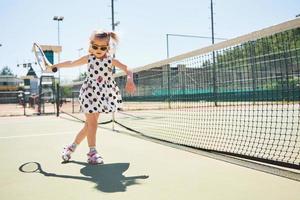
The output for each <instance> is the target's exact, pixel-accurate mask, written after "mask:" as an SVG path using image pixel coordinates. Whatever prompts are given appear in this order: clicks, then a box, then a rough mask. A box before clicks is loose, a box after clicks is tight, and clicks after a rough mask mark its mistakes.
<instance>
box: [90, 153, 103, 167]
mask: <svg viewBox="0 0 300 200" xmlns="http://www.w3.org/2000/svg"><path fill="white" fill-rule="evenodd" d="M87 156H88V160H87V162H88V163H89V164H93V165H96V164H103V163H104V161H103V158H102V157H101V156H100V155H99V154H98V152H97V151H90V152H89V153H88V154H87Z"/></svg>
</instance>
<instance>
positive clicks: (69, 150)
mask: <svg viewBox="0 0 300 200" xmlns="http://www.w3.org/2000/svg"><path fill="white" fill-rule="evenodd" d="M74 151H75V149H73V148H72V145H67V146H66V147H64V150H63V152H62V156H61V157H62V159H63V160H64V161H65V162H67V161H69V160H70V159H71V154H72V153H73V152H74Z"/></svg>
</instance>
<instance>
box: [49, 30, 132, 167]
mask: <svg viewBox="0 0 300 200" xmlns="http://www.w3.org/2000/svg"><path fill="white" fill-rule="evenodd" d="M117 43H118V38H117V35H116V34H115V33H114V32H105V31H94V32H93V33H92V35H91V37H90V46H89V55H86V56H83V57H81V58H79V59H78V60H75V61H66V62H62V63H58V64H56V65H53V66H51V67H48V69H47V71H52V69H53V68H55V67H56V68H64V67H74V66H78V65H82V64H87V67H88V72H87V77H86V79H85V81H84V82H83V84H82V86H81V89H80V94H79V102H80V106H81V109H82V110H83V112H84V114H85V117H86V120H85V125H84V127H83V128H82V129H81V131H80V132H79V133H78V134H77V136H76V138H75V140H74V141H73V143H72V144H70V145H67V146H66V147H65V148H64V150H63V153H62V158H63V160H64V161H69V160H70V158H71V154H72V153H73V152H74V151H75V149H76V147H77V146H78V145H79V144H80V143H81V142H82V140H83V139H84V138H85V137H87V141H88V145H89V148H90V151H89V153H88V154H87V156H88V163H90V164H102V163H103V159H102V157H101V156H100V155H99V154H98V152H97V150H96V131H97V127H98V118H99V114H100V113H109V112H115V111H116V110H121V108H122V97H121V95H120V91H119V88H118V86H117V85H116V82H115V81H114V78H113V73H112V66H116V67H118V68H120V69H122V70H123V71H124V72H125V73H126V74H127V83H126V86H125V90H126V91H127V92H129V93H134V92H135V90H136V87H135V85H134V82H133V74H132V72H131V71H129V69H128V67H127V66H126V65H124V64H122V63H121V62H120V61H118V60H116V59H113V58H112V56H111V55H112V50H114V47H115V45H116V44H117Z"/></svg>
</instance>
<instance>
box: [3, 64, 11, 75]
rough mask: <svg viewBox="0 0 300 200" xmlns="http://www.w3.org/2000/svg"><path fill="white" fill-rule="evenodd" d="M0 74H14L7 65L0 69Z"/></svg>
mask: <svg viewBox="0 0 300 200" xmlns="http://www.w3.org/2000/svg"><path fill="white" fill-rule="evenodd" d="M0 75H14V74H13V73H12V71H11V69H10V68H9V67H8V66H5V67H3V68H2V69H1V72H0Z"/></svg>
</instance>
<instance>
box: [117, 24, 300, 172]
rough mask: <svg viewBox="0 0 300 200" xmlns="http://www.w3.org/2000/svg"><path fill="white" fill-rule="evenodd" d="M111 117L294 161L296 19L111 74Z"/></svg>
mask: <svg viewBox="0 0 300 200" xmlns="http://www.w3.org/2000/svg"><path fill="white" fill-rule="evenodd" d="M115 80H116V81H117V83H118V85H119V87H120V89H121V90H122V91H121V94H122V96H123V100H124V111H122V112H119V113H118V114H117V117H116V122H117V123H118V124H120V125H121V126H123V127H126V128H129V129H130V130H134V131H135V132H137V133H140V134H143V135H144V136H147V137H151V138H156V139H159V140H164V141H168V142H171V143H176V144H180V145H185V146H189V147H194V148H199V149H202V150H208V151H214V152H219V153H225V154H229V155H234V156H239V157H243V158H246V159H252V160H256V161H261V162H266V163H271V164H275V165H280V166H284V167H290V168H295V169H300V154H299V151H300V19H295V20H292V21H288V22H285V23H282V24H279V25H275V26H272V27H269V28H266V29H263V30H261V31H256V32H253V33H250V34H247V35H244V36H241V37H238V38H235V39H231V40H228V41H225V42H221V43H218V44H215V45H212V46H209V47H206V48H202V49H199V50H196V51H192V52H189V53H186V54H182V55H179V56H176V57H173V58H170V59H166V60H163V61H160V62H157V63H153V64H150V65H146V66H143V67H140V68H136V69H134V81H135V84H136V86H137V92H136V94H134V95H130V94H128V93H126V92H125V91H124V86H125V84H126V80H125V77H124V74H123V73H120V74H117V75H116V77H115Z"/></svg>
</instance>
